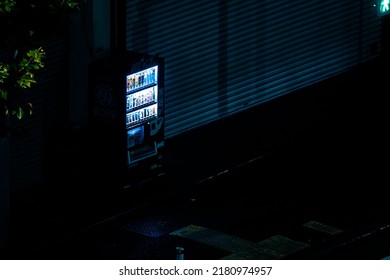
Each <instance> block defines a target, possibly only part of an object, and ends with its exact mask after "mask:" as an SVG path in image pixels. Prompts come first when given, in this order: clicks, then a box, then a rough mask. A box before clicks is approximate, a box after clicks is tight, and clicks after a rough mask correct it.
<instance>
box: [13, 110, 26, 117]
mask: <svg viewBox="0 0 390 280" xmlns="http://www.w3.org/2000/svg"><path fill="white" fill-rule="evenodd" d="M13 114H14V115H16V117H17V118H18V119H19V120H21V119H22V118H23V117H24V115H25V113H24V111H23V109H22V108H21V107H18V109H17V110H16V111H13Z"/></svg>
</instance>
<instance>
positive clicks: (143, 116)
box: [126, 104, 157, 127]
mask: <svg viewBox="0 0 390 280" xmlns="http://www.w3.org/2000/svg"><path fill="white" fill-rule="evenodd" d="M154 117H157V104H153V105H150V106H148V107H145V108H142V109H139V110H137V111H133V112H130V113H127V114H126V126H127V127H130V126H133V125H136V124H138V123H140V122H143V121H146V120H148V119H151V118H154Z"/></svg>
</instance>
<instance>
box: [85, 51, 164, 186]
mask: <svg viewBox="0 0 390 280" xmlns="http://www.w3.org/2000/svg"><path fill="white" fill-rule="evenodd" d="M163 68H164V60H163V59H162V58H161V57H158V56H153V55H147V54H142V53H138V52H133V51H128V52H126V53H125V54H123V55H120V56H116V57H108V58H105V59H102V60H99V61H95V62H93V63H91V64H90V65H89V73H90V79H89V85H90V86H89V87H90V104H91V106H90V117H91V124H92V127H93V130H94V132H95V133H96V135H100V136H98V137H97V138H98V139H99V142H100V143H101V145H99V146H100V147H99V148H100V149H106V150H105V151H102V154H103V155H105V156H103V157H102V161H106V163H103V164H107V165H109V166H110V167H109V168H111V171H110V172H111V173H112V174H111V175H112V177H113V180H112V181H116V182H118V184H119V185H120V186H121V187H124V188H128V187H132V186H139V185H142V184H143V183H144V182H146V181H150V180H153V179H155V178H156V177H159V176H161V175H163V174H164V157H163V154H164V152H163V151H164V69H163Z"/></svg>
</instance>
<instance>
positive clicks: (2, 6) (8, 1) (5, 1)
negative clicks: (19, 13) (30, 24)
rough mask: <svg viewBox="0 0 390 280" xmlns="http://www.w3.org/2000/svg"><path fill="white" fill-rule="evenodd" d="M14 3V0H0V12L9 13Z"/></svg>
mask: <svg viewBox="0 0 390 280" xmlns="http://www.w3.org/2000/svg"><path fill="white" fill-rule="evenodd" d="M15 5H16V1H14V0H1V2H0V13H4V12H6V13H10V12H11V11H12V9H13V8H14V6H15Z"/></svg>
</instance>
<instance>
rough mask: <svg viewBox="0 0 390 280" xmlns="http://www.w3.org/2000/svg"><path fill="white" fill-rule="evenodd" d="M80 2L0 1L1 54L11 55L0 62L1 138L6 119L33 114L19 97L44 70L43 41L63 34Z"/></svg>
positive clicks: (50, 0) (59, 0)
mask: <svg viewBox="0 0 390 280" xmlns="http://www.w3.org/2000/svg"><path fill="white" fill-rule="evenodd" d="M81 3H82V0H23V1H15V0H1V1H0V34H1V36H2V39H1V40H0V51H2V52H4V53H10V54H11V55H9V56H8V57H5V58H2V59H1V60H0V137H1V136H2V135H1V134H4V133H5V130H4V129H5V125H6V120H7V119H9V118H15V119H17V120H20V119H22V118H23V117H24V116H26V115H31V114H32V108H33V107H32V104H31V103H27V104H21V101H20V97H21V95H22V94H25V93H27V92H28V90H29V89H30V88H31V87H32V86H33V85H34V84H36V83H37V73H38V71H39V70H40V69H42V68H44V66H45V63H44V60H45V50H44V49H43V47H42V41H43V40H45V39H48V38H51V37H61V36H63V34H66V28H67V21H66V20H67V16H68V14H69V13H70V12H72V11H75V10H77V9H79V8H80V6H81Z"/></svg>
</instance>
